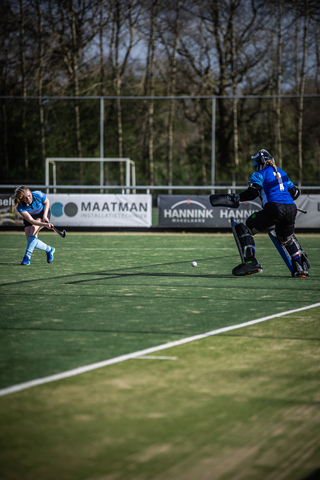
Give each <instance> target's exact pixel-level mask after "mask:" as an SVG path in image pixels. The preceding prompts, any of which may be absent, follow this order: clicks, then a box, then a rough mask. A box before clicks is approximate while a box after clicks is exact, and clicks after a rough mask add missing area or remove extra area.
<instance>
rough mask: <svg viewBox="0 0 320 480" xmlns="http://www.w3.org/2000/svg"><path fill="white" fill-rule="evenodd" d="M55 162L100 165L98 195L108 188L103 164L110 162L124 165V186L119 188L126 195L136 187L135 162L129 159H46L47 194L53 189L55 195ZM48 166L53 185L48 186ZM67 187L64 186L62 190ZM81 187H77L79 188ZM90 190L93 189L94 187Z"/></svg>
mask: <svg viewBox="0 0 320 480" xmlns="http://www.w3.org/2000/svg"><path fill="white" fill-rule="evenodd" d="M57 162H80V163H81V162H95V163H97V162H98V163H100V185H97V188H100V193H103V191H104V190H105V189H107V188H108V185H104V168H103V167H104V164H105V163H111V162H116V163H120V162H124V163H125V164H126V185H125V186H119V188H126V189H127V193H129V192H130V188H129V187H131V188H134V187H135V186H136V168H135V162H134V161H133V160H131V159H130V158H92V157H90V158H71V157H47V158H46V170H45V184H46V190H47V193H49V190H50V188H53V191H54V193H57V169H56V164H57ZM50 165H51V166H52V174H53V183H52V185H50ZM66 187H67V186H66V185H64V188H66ZM81 187H83V185H79V188H81ZM91 188H95V186H94V185H92V186H91Z"/></svg>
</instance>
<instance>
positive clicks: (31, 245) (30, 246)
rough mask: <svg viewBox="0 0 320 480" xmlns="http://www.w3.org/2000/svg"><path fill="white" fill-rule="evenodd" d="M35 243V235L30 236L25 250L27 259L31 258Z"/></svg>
mask: <svg viewBox="0 0 320 480" xmlns="http://www.w3.org/2000/svg"><path fill="white" fill-rule="evenodd" d="M37 241H38V239H37V237H36V236H35V235H30V237H29V239H28V243H27V249H26V255H27V257H28V258H30V257H31V255H32V252H33V250H34V248H35V246H36V243H37Z"/></svg>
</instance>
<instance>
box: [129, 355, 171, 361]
mask: <svg viewBox="0 0 320 480" xmlns="http://www.w3.org/2000/svg"><path fill="white" fill-rule="evenodd" d="M135 359H136V360H177V357H160V356H158V355H147V356H146V355H143V356H142V357H135Z"/></svg>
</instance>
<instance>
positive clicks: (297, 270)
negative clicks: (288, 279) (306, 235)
mask: <svg viewBox="0 0 320 480" xmlns="http://www.w3.org/2000/svg"><path fill="white" fill-rule="evenodd" d="M284 248H285V249H286V250H287V252H288V254H289V255H290V257H291V262H292V267H293V272H292V276H293V277H307V276H308V275H309V268H310V267H311V265H310V262H309V260H308V257H307V254H306V253H305V252H304V251H303V249H302V247H301V245H300V243H299V241H298V239H297V238H296V236H295V235H292V237H291V239H290V240H289V241H288V242H287V243H286V244H284Z"/></svg>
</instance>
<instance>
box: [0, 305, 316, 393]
mask: <svg viewBox="0 0 320 480" xmlns="http://www.w3.org/2000/svg"><path fill="white" fill-rule="evenodd" d="M316 307H320V303H314V304H313V305H308V306H306V307H301V308H297V309H295V310H288V311H286V312H281V313H276V314H274V315H269V316H267V317H262V318H257V319H255V320H250V321H249V322H244V323H240V324H238V325H231V326H229V327H224V328H218V329H217V330H212V331H211V332H206V333H201V334H199V335H194V336H192V337H187V338H182V339H180V340H176V341H174V342H168V343H165V344H164V345H157V346H156V347H151V348H146V349H145V350H139V351H137V352H133V353H129V354H127V355H120V356H119V357H114V358H110V359H109V360H103V361H102V362H96V363H92V364H90V365H84V366H83V367H78V368H74V369H72V370H67V371H66V372H61V373H56V374H55V375H49V376H48V377H43V378H37V379H35V380H31V381H29V382H24V383H19V384H17V385H12V386H11V387H7V388H3V389H1V390H0V397H2V396H5V395H10V394H11V393H16V392H21V391H22V390H27V389H28V388H31V387H36V386H38V385H43V384H45V383H50V382H55V381H57V380H62V379H64V378H69V377H74V376H75V375H81V374H82V373H86V372H90V371H92V370H97V369H98V368H102V367H107V366H109V365H114V364H115V363H121V362H125V361H127V360H131V359H132V358H139V357H142V356H145V355H149V354H150V353H154V352H160V351H161V350H166V349H168V348H172V347H178V346H179V345H183V344H185V343H189V342H195V341H196V340H201V339H202V338H207V337H211V336H213V335H218V334H219V333H224V332H230V331H231V330H237V329H238V328H244V327H249V326H250V325H255V324H257V323H261V322H266V321H267V320H272V319H273V318H278V317H283V316H285V315H291V314H292V313H297V312H303V311H304V310H309V309H310V308H316Z"/></svg>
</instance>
